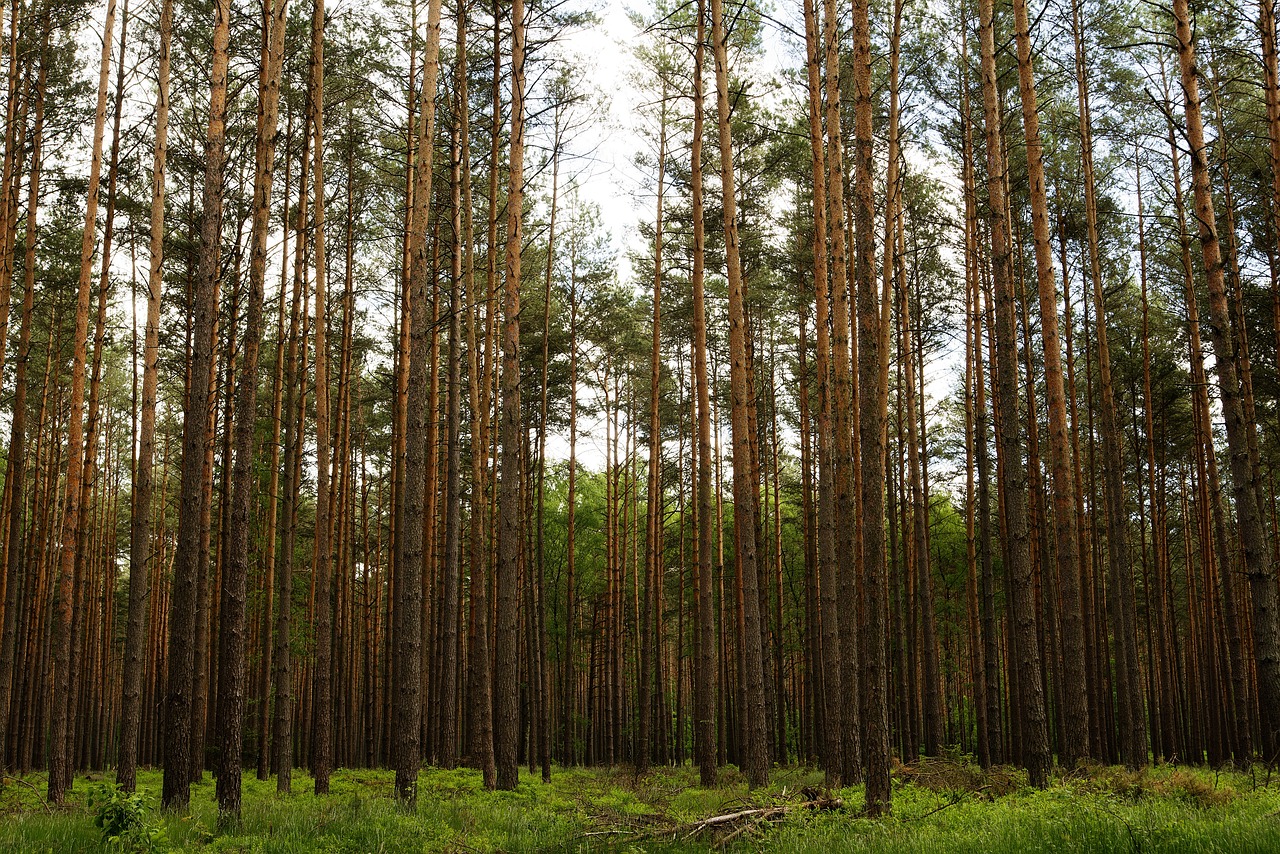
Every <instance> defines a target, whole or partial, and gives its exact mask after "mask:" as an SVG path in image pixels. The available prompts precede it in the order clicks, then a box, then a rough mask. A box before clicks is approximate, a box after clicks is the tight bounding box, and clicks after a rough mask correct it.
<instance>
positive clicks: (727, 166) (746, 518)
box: [711, 0, 769, 787]
mask: <svg viewBox="0 0 1280 854" xmlns="http://www.w3.org/2000/svg"><path fill="white" fill-rule="evenodd" d="M727 39H728V36H727V35H726V32H725V25H724V3H723V2H722V0H711V43H712V51H713V54H714V57H715V66H716V112H717V115H718V117H719V138H720V183H721V194H722V197H723V206H724V207H723V210H724V233H725V234H724V238H725V259H726V263H727V265H728V278H729V367H730V386H731V391H730V402H731V405H730V426H731V429H732V435H733V442H732V444H733V519H734V533H735V542H736V546H737V548H736V549H735V554H736V557H737V563H738V572H739V585H738V590H739V599H740V604H739V608H740V609H741V612H742V636H741V637H739V639H738V643H739V644H740V646H741V647H742V652H743V673H742V680H743V687H744V691H743V700H744V708H743V709H741V710H740V711H741V714H742V716H743V726H742V727H741V729H742V732H743V742H744V743H743V745H742V749H741V751H740V753H741V760H740V764H741V765H742V767H743V770H744V772H745V773H746V775H747V782H748V783H749V784H750V785H751V786H753V787H754V786H763V785H765V784H767V783H768V781H769V755H768V732H767V727H768V722H767V720H766V715H765V696H764V659H763V651H762V649H761V645H760V594H759V588H758V579H757V574H756V573H757V564H756V519H755V507H756V496H755V484H754V482H753V480H752V479H751V471H752V465H751V436H750V431H749V427H748V424H747V406H748V397H749V395H750V389H749V388H748V380H747V341H746V339H747V334H748V330H747V319H746V309H745V304H746V295H745V286H744V284H743V281H742V262H741V259H740V257H739V248H738V212H737V207H738V205H737V196H736V190H735V184H734V165H733V139H732V137H731V135H730V129H729V68H728V65H729V57H728V46H727Z"/></svg>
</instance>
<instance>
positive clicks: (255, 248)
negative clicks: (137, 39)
mask: <svg viewBox="0 0 1280 854" xmlns="http://www.w3.org/2000/svg"><path fill="white" fill-rule="evenodd" d="M287 2H288V0H270V4H269V5H268V6H267V8H266V9H265V10H264V11H265V15H264V16H263V26H264V28H265V32H264V34H263V49H262V54H261V61H260V70H259V76H258V115H257V127H256V135H255V146H254V182H253V210H252V213H251V217H252V225H251V228H250V234H249V298H248V304H247V306H246V310H245V327H244V341H243V344H242V346H243V356H242V358H243V361H242V362H241V365H240V380H239V388H238V389H237V393H238V396H239V397H238V401H237V403H236V412H237V415H238V417H237V419H236V421H235V426H234V437H233V439H232V442H233V445H234V457H233V459H232V461H231V481H232V482H231V492H232V495H231V531H230V532H229V540H228V555H227V558H226V561H225V569H224V571H223V577H222V602H221V607H220V608H219V614H220V615H221V624H220V626H219V630H218V644H219V646H218V704H217V719H216V721H215V729H216V732H217V743H218V782H217V798H218V814H219V816H220V818H221V819H222V820H223V821H236V820H238V819H239V816H240V770H241V769H240V754H241V751H242V742H243V732H242V729H243V719H244V701H245V653H246V650H245V597H246V587H247V583H248V576H249V503H250V492H251V490H252V489H253V454H254V426H255V422H256V418H255V415H256V408H257V407H256V404H257V399H258V351H259V348H260V346H261V343H262V322H263V321H262V308H263V300H264V298H265V292H266V277H267V237H268V231H269V228H270V214H271V186H272V181H273V179H274V176H275V150H276V136H277V126H278V124H279V121H278V120H279V115H280V75H281V70H282V68H283V63H284V22H285V8H286V5H287ZM283 298H284V297H283V293H282V294H281V301H282V304H283ZM228 394H230V391H228ZM152 405H153V406H154V401H153V404H152ZM152 417H153V419H154V413H153V416H152ZM227 429H228V430H232V429H233V428H232V426H231V425H227ZM321 459H322V460H323V457H321ZM224 464H225V463H224ZM322 468H323V463H322ZM268 646H269V642H268V641H267V640H266V639H265V634H264V641H263V647H264V649H265V648H268ZM265 697H266V694H265V692H263V698H264V700H265ZM262 721H263V724H264V726H265V722H266V716H265V714H263V715H262Z"/></svg>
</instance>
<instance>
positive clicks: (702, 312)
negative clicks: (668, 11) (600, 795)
mask: <svg viewBox="0 0 1280 854" xmlns="http://www.w3.org/2000/svg"><path fill="white" fill-rule="evenodd" d="M697 15H698V22H697V29H696V31H695V32H696V34H695V36H694V38H695V44H694V48H693V138H692V142H691V144H690V161H689V162H690V169H689V175H690V179H689V185H690V187H689V191H690V195H691V202H692V209H693V211H692V213H693V281H692V286H693V350H694V356H693V362H694V364H693V378H694V385H695V387H696V388H695V394H696V395H697V398H698V475H697V477H698V480H697V484H698V486H697V488H698V513H697V516H698V576H697V584H696V586H697V589H698V592H697V597H698V599H697V601H698V611H697V614H698V617H697V628H696V631H697V641H696V649H697V653H696V656H697V658H696V660H697V669H696V675H695V681H694V712H693V717H694V754H695V757H696V760H697V762H698V776H699V779H700V780H701V782H702V785H703V786H704V787H713V786H715V784H716V770H717V768H716V764H717V763H716V746H715V735H716V675H717V674H716V662H715V615H714V608H715V605H714V602H713V601H712V583H711V571H712V570H711V565H712V562H711V558H712V548H713V545H712V539H711V523H712V518H713V512H714V511H713V509H712V488H713V485H712V482H711V402H710V397H711V393H710V390H709V377H708V375H707V308H706V293H705V285H704V279H705V265H706V226H705V220H704V216H703V213H704V205H703V199H702V192H703V191H702V137H703V99H702V81H703V61H704V56H705V52H706V41H707V32H706V28H707V23H706V22H707V13H706V4H705V0H698V3H697Z"/></svg>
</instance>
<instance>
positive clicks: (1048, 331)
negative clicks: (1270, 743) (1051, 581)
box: [1014, 0, 1089, 767]
mask: <svg viewBox="0 0 1280 854" xmlns="http://www.w3.org/2000/svg"><path fill="white" fill-rule="evenodd" d="M1029 27H1030V24H1029V19H1028V15H1027V4H1026V0H1014V29H1015V41H1016V42H1017V51H1018V90H1019V95H1020V100H1021V102H1022V128H1023V135H1024V137H1025V139H1026V144H1027V149H1026V150H1027V179H1028V185H1029V191H1030V195H1031V230H1032V241H1033V243H1034V246H1035V259H1036V284H1037V290H1038V293H1039V297H1040V336H1041V340H1042V341H1043V349H1044V382H1045V402H1046V405H1047V407H1048V410H1049V458H1050V464H1051V469H1052V480H1051V483H1052V497H1053V520H1054V535H1055V538H1054V542H1055V549H1054V551H1055V554H1056V557H1057V569H1058V583H1059V585H1060V586H1061V593H1062V602H1061V624H1062V661H1063V672H1062V680H1063V685H1062V687H1061V700H1062V717H1063V721H1062V725H1063V739H1062V755H1061V761H1062V764H1063V765H1064V766H1066V767H1072V766H1074V765H1075V764H1076V762H1078V761H1079V760H1080V759H1081V758H1082V757H1083V756H1085V755H1087V751H1088V744H1089V739H1088V733H1089V715H1088V711H1089V709H1088V704H1087V703H1085V696H1086V695H1085V692H1084V691H1083V690H1080V688H1082V687H1083V686H1084V685H1085V670H1084V666H1085V665H1084V661H1085V659H1084V623H1083V616H1082V611H1081V600H1080V553H1079V548H1078V546H1079V541H1078V540H1077V537H1076V512H1075V484H1074V483H1073V481H1072V471H1071V458H1070V447H1069V445H1068V438H1067V405H1066V391H1065V386H1064V384H1063V376H1062V344H1061V339H1060V337H1059V334H1058V291H1057V278H1056V273H1055V271H1054V266H1053V250H1052V247H1051V246H1050V243H1049V202H1048V192H1047V189H1046V186H1045V175H1044V146H1043V144H1042V142H1041V140H1040V116H1039V108H1038V106H1037V99H1036V82H1035V71H1034V69H1033V67H1032V55H1031V33H1030V29H1029Z"/></svg>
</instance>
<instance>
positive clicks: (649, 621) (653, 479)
mask: <svg viewBox="0 0 1280 854" xmlns="http://www.w3.org/2000/svg"><path fill="white" fill-rule="evenodd" d="M659 110H660V111H661V113H660V117H659V119H658V121H659V123H660V129H659V131H658V213H657V220H656V224H655V225H654V231H653V329H652V335H651V345H652V346H651V347H650V350H649V352H650V356H649V467H648V474H649V483H648V487H647V493H646V496H645V520H646V521H645V525H646V531H645V575H644V608H643V611H642V612H641V618H640V619H641V625H640V690H639V694H640V702H639V709H638V711H637V714H638V715H639V719H638V721H637V730H638V731H639V738H638V739H637V741H638V743H637V745H636V756H635V766H636V773H637V774H644V773H647V772H648V770H649V762H650V752H651V749H652V746H651V744H650V742H651V740H652V729H653V671H654V666H655V664H656V658H657V652H658V649H657V646H658V639H657V637H656V635H655V632H654V617H655V612H656V610H657V607H658V582H659V574H658V571H659V570H658V564H659V562H660V550H661V538H662V519H661V512H662V495H661V490H662V471H661V466H662V436H661V429H662V424H661V419H660V417H659V410H658V380H659V378H660V370H661V367H662V273H663V270H662V240H663V232H662V225H663V223H662V202H663V190H664V189H665V187H664V184H665V181H666V175H667V171H666V170H667V162H666V161H667V92H666V85H665V83H664V85H663V91H662V101H661V104H660V105H659Z"/></svg>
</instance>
